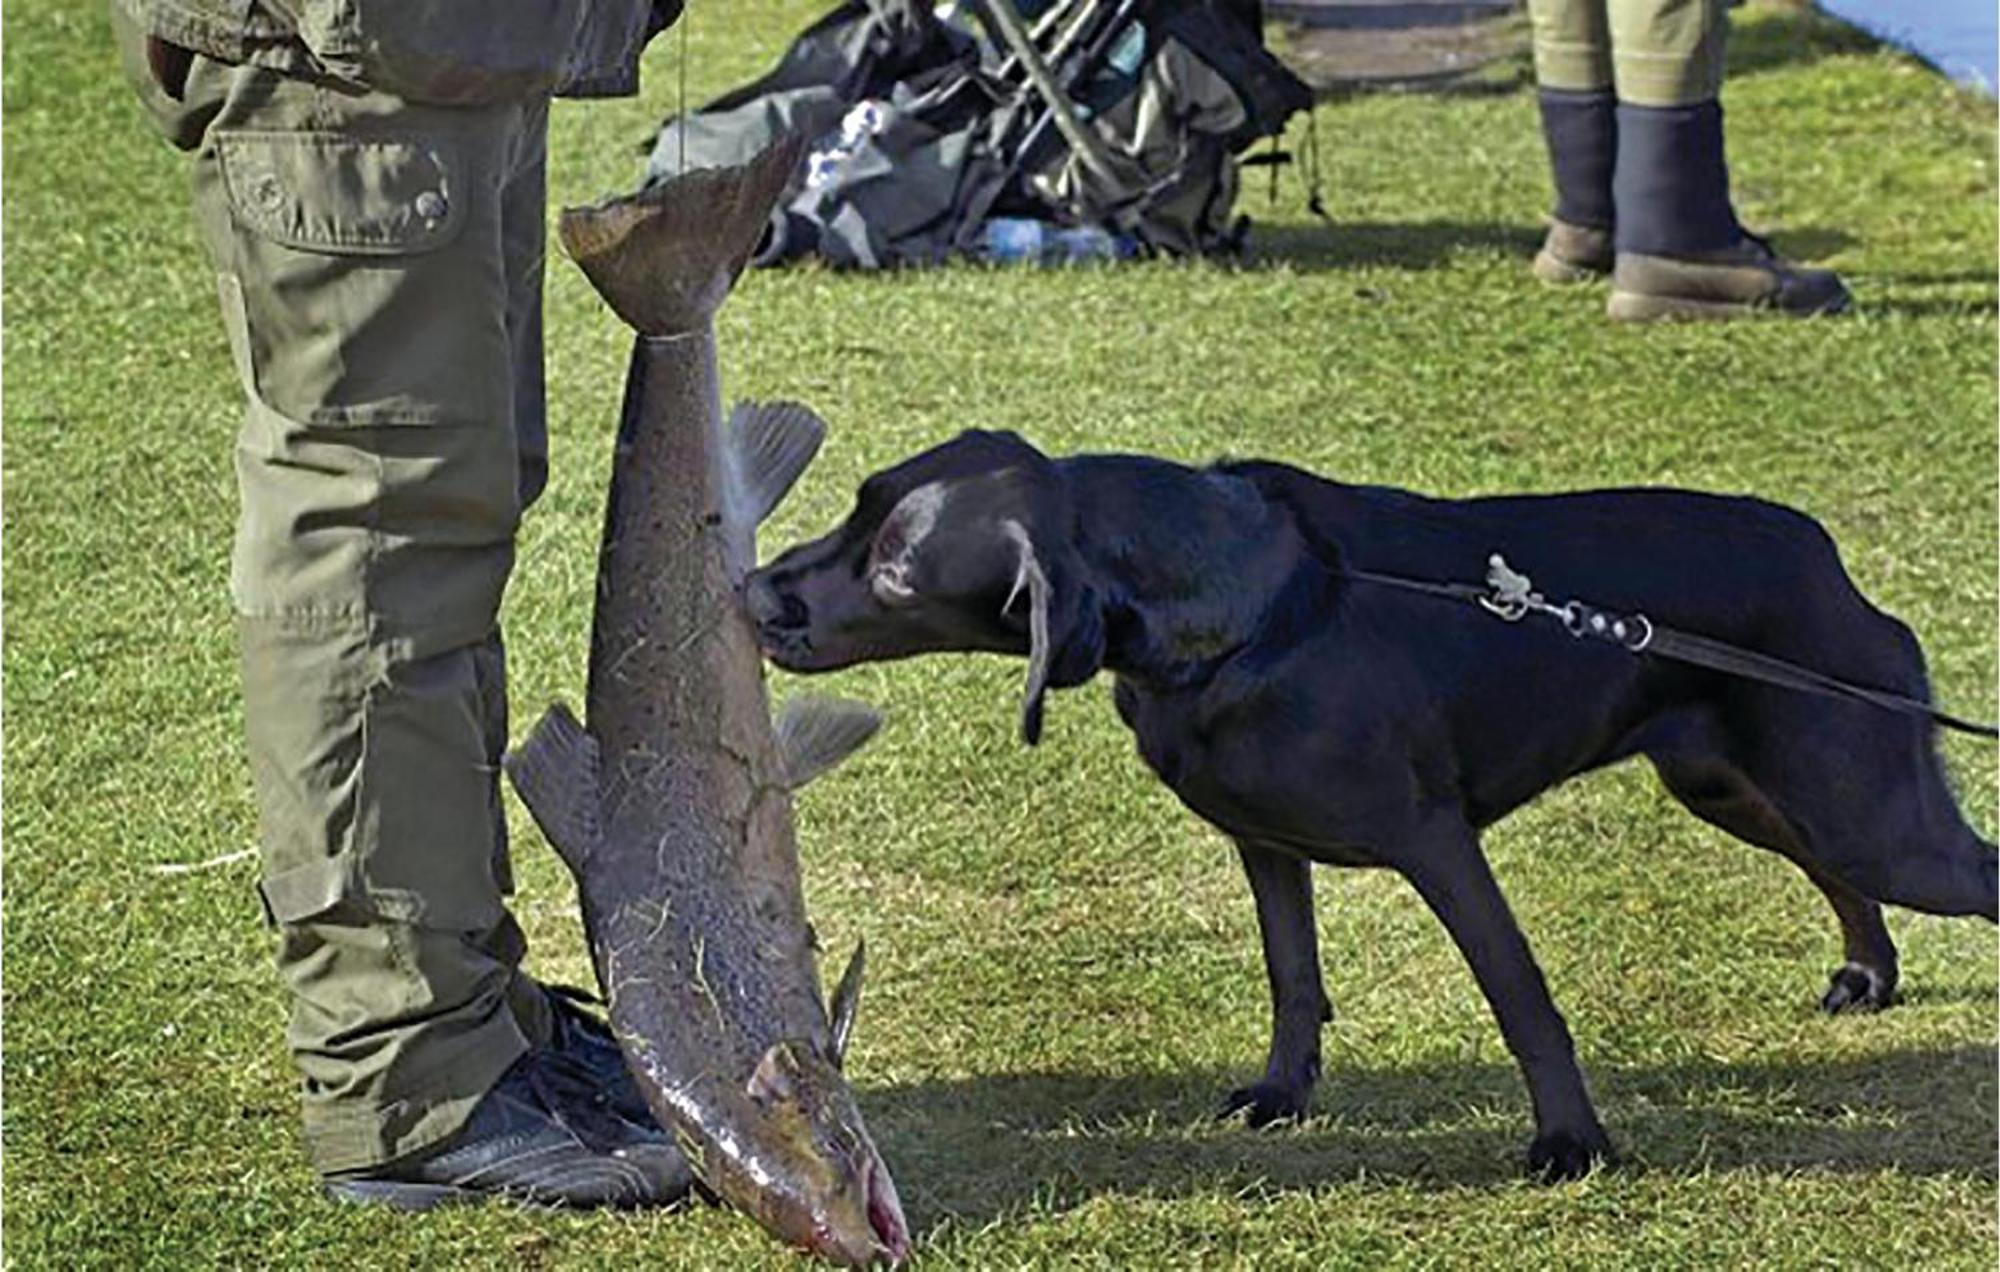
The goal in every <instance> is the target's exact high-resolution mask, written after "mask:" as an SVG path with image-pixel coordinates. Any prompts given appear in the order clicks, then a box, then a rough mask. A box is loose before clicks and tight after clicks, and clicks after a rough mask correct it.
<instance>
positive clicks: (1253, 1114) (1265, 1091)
mask: <svg viewBox="0 0 2000 1272" xmlns="http://www.w3.org/2000/svg"><path fill="white" fill-rule="evenodd" d="M1311 1102H1312V1096H1311V1092H1309V1091H1303V1090H1300V1089H1298V1088H1296V1087H1289V1086H1285V1085H1283V1084H1282V1083H1277V1082H1257V1083H1253V1084H1252V1085H1250V1086H1246V1087H1237V1088H1236V1089H1235V1090H1234V1091H1231V1092H1230V1093H1229V1094H1228V1095H1227V1096H1226V1097H1224V1099H1223V1101H1222V1112H1220V1113H1218V1114H1216V1117H1217V1118H1218V1119H1223V1118H1232V1117H1235V1116H1236V1115H1237V1114H1239V1113H1242V1114H1244V1121H1246V1122H1248V1123H1249V1124H1250V1125H1251V1126H1271V1125H1274V1124H1277V1123H1280V1122H1296V1121H1298V1120H1299V1119H1301V1118H1303V1117H1304V1116H1305V1115H1306V1107H1307V1106H1308V1105H1309V1104H1310V1103H1311Z"/></svg>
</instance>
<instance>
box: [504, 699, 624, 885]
mask: <svg viewBox="0 0 2000 1272" xmlns="http://www.w3.org/2000/svg"><path fill="white" fill-rule="evenodd" d="M500 763H501V767H503V768H504V769H506V770H507V776H508V778H509V779H510V780H511V781H512V782H513V783H514V789H515V791H516V792H518V793H519V794H520V796H521V802H522V803H523V804H526V805H527V806H528V813H529V815H530V816H532V817H533V818H534V819H535V824H536V825H537V826H540V827H541V828H542V834H543V835H544V836H545V837H546V838H547V839H548V841H549V843H550V844H551V845H553V846H554V848H555V850H556V852H557V853H558V854H559V855H560V856H561V857H562V859H563V861H564V862H565V863H567V864H568V866H569V868H570V870H571V872H572V873H575V874H577V875H579V876H581V874H582V873H583V863H584V862H586V861H588V860H589V859H590V855H591V853H593V852H595V851H596V850H597V842H598V839H599V838H600V836H601V835H602V833H603V832H602V829H601V827H600V825H599V822H598V790H597V739H596V738H593V737H591V736H590V733H589V732H588V731H587V730H586V729H585V728H584V727H583V725H582V723H581V722H579V721H578V720H577V718H576V715H575V714H574V713H573V712H571V711H570V709H569V708H568V707H567V706H565V705H564V704H562V703H560V702H558V703H556V704H555V705H554V706H552V707H550V708H549V709H548V710H547V711H546V712H544V713H543V714H542V718H541V719H540V720H539V721H537V722H536V724H535V727H534V728H533V729H532V730H530V731H529V733H528V737H527V740H526V741H524V742H522V743H521V745H520V746H518V747H515V748H514V749H513V750H511V751H509V752H507V755H506V757H505V758H504V759H502V760H501V762H500Z"/></svg>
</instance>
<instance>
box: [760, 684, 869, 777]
mask: <svg viewBox="0 0 2000 1272" xmlns="http://www.w3.org/2000/svg"><path fill="white" fill-rule="evenodd" d="M881 727H882V713H881V712H879V711H877V710H876V709H875V708H873V707H871V706H869V705H868V704H867V703H864V702H849V701H847V700H845V699H842V698H817V697H804V698H793V699H792V700H791V701H789V702H787V703H786V704H785V708H784V710H782V711H780V712H779V713H778V725H777V733H778V754H779V756H780V757H781V758H782V759H783V761H784V765H785V781H786V783H787V784H788V785H790V786H791V788H792V789H793V790H797V789H799V788H800V787H801V786H804V785H805V784H806V783H807V782H810V781H812V780H813V779H814V778H815V777H818V776H819V775H820V774H821V773H824V772H826V771H827V770H828V769H830V768H832V767H833V766H834V765H836V764H838V763H840V762H841V761H842V760H844V759H846V758H847V757H848V756H850V755H852V754H854V753H855V752H856V751H858V750H860V749H861V747H862V746H863V745H864V744H865V743H866V742H867V741H868V739H870V738H872V737H874V736H875V731H876V730H877V729H879V728H881Z"/></svg>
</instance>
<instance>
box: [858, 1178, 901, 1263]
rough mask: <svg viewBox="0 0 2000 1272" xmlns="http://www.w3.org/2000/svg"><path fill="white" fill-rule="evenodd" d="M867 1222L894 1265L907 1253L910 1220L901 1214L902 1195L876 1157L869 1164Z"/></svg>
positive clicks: (876, 1241)
mask: <svg viewBox="0 0 2000 1272" xmlns="http://www.w3.org/2000/svg"><path fill="white" fill-rule="evenodd" d="M868 1226H869V1228H870V1229H871V1230H873V1232H874V1234H875V1244H876V1246H877V1247H878V1248H879V1249H880V1251H881V1253H882V1254H883V1255H884V1256H886V1257H887V1258H888V1261H889V1266H891V1267H895V1266H897V1265H898V1264H900V1263H902V1262H903V1261H904V1260H906V1259H908V1258H909V1257H910V1224H909V1221H908V1220H907V1219H905V1218H904V1217H903V1203H902V1199H901V1198H899V1197H897V1196H896V1185H895V1183H894V1182H892V1181H891V1180H890V1178H889V1172H888V1171H887V1170H885V1169H883V1167H882V1163H881V1161H880V1160H879V1159H878V1160H876V1161H874V1162H871V1163H870V1164H869V1167H868Z"/></svg>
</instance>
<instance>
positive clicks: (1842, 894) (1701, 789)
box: [1652, 754, 1897, 1012]
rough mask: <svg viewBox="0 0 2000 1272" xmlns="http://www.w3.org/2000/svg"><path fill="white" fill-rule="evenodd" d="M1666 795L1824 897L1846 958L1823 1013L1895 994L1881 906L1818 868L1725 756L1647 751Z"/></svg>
mask: <svg viewBox="0 0 2000 1272" xmlns="http://www.w3.org/2000/svg"><path fill="white" fill-rule="evenodd" d="M1652 760H1653V767H1654V768H1655V769H1656V770H1657V771H1658V772H1659V775H1660V782H1661V784H1662V785H1664V786H1665V787H1666V788H1667V792H1668V793H1669V794H1671V795H1672V796H1673V797H1674V798H1675V799H1678V800H1679V801H1680V802H1681V803H1682V804H1683V805H1684V806H1685V807H1686V808H1687V810H1688V811H1689V812H1691V813H1693V814H1694V815H1695V816H1696V817H1699V818H1701V819H1702V820H1703V821H1705V822H1707V823H1708V824H1709V825H1711V826H1714V827H1716V828H1717V829H1719V830H1723V831H1726V832H1728V833H1729V834H1731V835H1734V836H1736V838H1738V839H1741V840H1742V841H1743V842H1745V843H1748V844H1754V845H1755V846H1757V847H1759V848H1767V849H1769V850H1771V851H1772V852H1775V853H1778V854H1780V855H1782V856H1783V857H1785V858H1786V859H1787V860H1789V861H1791V862H1792V864H1794V865H1796V866H1797V867H1798V868H1799V869H1800V870H1802V871H1804V872H1805V876H1806V878H1808V879H1811V880H1812V881H1813V883H1814V885H1815V886H1817V887H1818V888H1819V890H1820V891H1821V892H1822V893H1824V894H1825V896H1826V899H1827V903H1828V904H1829V905H1831V906H1832V907H1833V912H1834V915H1835V916H1836V917H1838V918H1839V920H1840V935H1841V943H1842V945H1843V947H1844V954H1845V957H1846V960H1847V961H1846V962H1845V963H1844V964H1843V965H1842V966H1841V967H1840V968H1839V969H1837V970H1836V971H1835V972H1834V973H1833V978H1832V980H1831V982H1830V983H1829V984H1828V986H1827V990H1826V993H1825V995H1824V996H1823V997H1821V999H1820V1008H1821V1009H1822V1010H1824V1011H1828V1012H1838V1011H1845V1010H1849V1009H1858V1010H1874V1009H1878V1008H1882V1007H1887V1006H1888V1005H1889V1004H1890V1003H1892V1002H1894V1001H1895V996H1896V978H1897V968H1896V943H1895V942H1894V941H1892V940H1890V939H1889V928H1888V926H1887V925H1886V924H1885V923H1884V922H1883V921H1882V907H1881V906H1880V905H1878V904H1876V903H1875V902H1873V901H1871V900H1869V899H1868V898H1867V897H1864V896H1862V895H1861V894H1860V893H1859V892H1856V891H1855V890H1854V889H1853V888H1850V887H1848V886H1847V885H1846V884H1844V883H1842V882H1841V881H1840V880H1839V879H1836V878H1834V877H1833V876H1832V875H1831V874H1829V873H1828V872H1827V871H1826V870H1824V869H1823V868H1821V867H1820V866H1819V865H1818V864H1817V863H1815V862H1814V861H1813V859H1812V856H1811V855H1810V854H1809V853H1808V852H1807V850H1806V847H1805V844H1804V841H1803V839H1802V838H1801V836H1800V835H1799V832H1798V831H1797V830H1796V829H1794V828H1793V827H1792V825H1791V823H1790V822H1788V821H1786V820H1785V816H1784V814H1783V813H1781V812H1779V811H1778V809H1777V806H1776V805H1775V804H1773V803H1772V802H1771V800H1770V799H1769V798H1768V797H1767V796H1766V795H1765V794H1764V793H1763V792H1762V791H1760V790H1758V789H1757V786H1756V784H1755V783H1753V782H1752V781H1751V780H1750V779H1749V777H1748V776H1746V775H1745V774H1744V773H1743V772H1742V771H1741V770H1739V769H1737V768H1735V767H1734V766H1733V765H1731V764H1729V763H1727V762H1726V761H1724V760H1722V759H1719V758H1714V757H1706V758H1695V757H1692V756H1689V755H1685V754H1674V755H1669V754H1655V755H1654V756H1653V757H1652Z"/></svg>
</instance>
